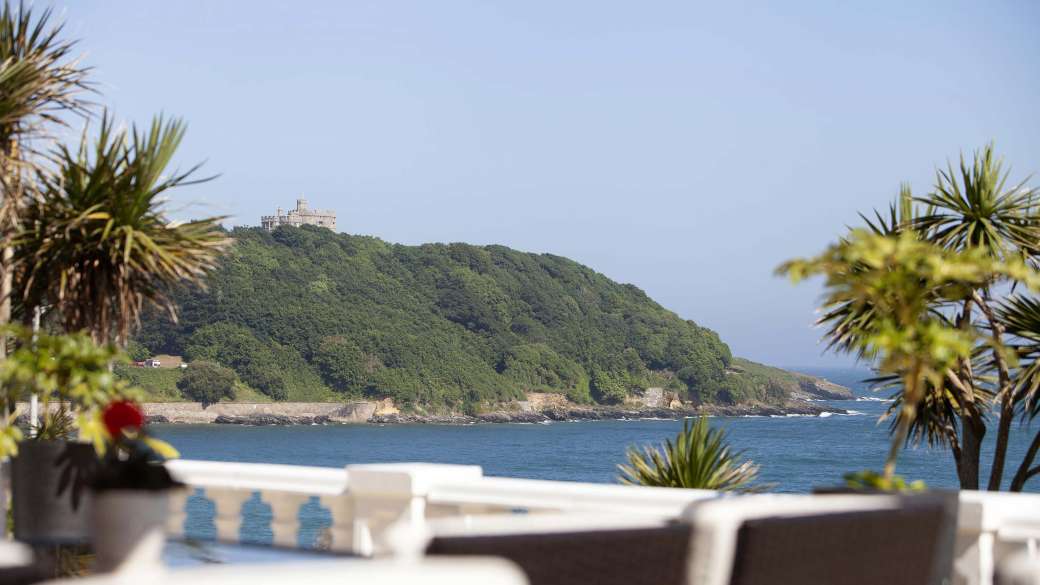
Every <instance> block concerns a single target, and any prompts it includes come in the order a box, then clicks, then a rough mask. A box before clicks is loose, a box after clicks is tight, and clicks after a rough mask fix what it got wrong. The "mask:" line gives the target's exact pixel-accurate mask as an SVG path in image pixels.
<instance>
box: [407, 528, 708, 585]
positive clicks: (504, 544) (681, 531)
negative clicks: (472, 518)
mask: <svg viewBox="0 0 1040 585" xmlns="http://www.w3.org/2000/svg"><path fill="white" fill-rule="evenodd" d="M690 536H691V532H690V528H689V527H688V526H684V525H679V524H670V525H662V526H651V527H639V528H621V529H608V530H592V531H571V532H549V533H527V534H524V533H517V534H485V535H466V536H435V537H434V538H433V539H432V540H431V541H430V544H429V546H428V547H427V550H426V552H427V554H429V555H481V556H497V557H504V558H506V559H509V560H510V561H512V562H514V563H516V564H517V565H518V566H519V567H520V569H521V570H523V572H524V573H525V575H526V576H527V579H528V581H529V582H530V583H531V585H589V584H591V585H685V584H686V583H687V574H686V572H687V566H688V562H687V558H688V550H689V546H690Z"/></svg>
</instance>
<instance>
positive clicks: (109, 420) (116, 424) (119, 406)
mask: <svg viewBox="0 0 1040 585" xmlns="http://www.w3.org/2000/svg"><path fill="white" fill-rule="evenodd" d="M101 420H102V421H103V422H104V423H105V428H106V429H108V434H110V435H111V436H112V438H113V439H118V438H119V437H122V436H123V430H125V429H131V430H140V429H141V427H142V426H144V413H142V412H141V407H140V406H138V405H137V404H135V403H133V402H131V401H129V400H117V401H115V402H110V403H109V405H108V406H106V407H105V411H104V412H103V413H101Z"/></svg>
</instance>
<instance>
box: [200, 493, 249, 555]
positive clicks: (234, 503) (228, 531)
mask: <svg viewBox="0 0 1040 585" xmlns="http://www.w3.org/2000/svg"><path fill="white" fill-rule="evenodd" d="M206 496H207V497H208V498H209V499H211V500H213V504H214V506H215V507H216V513H215V514H214V517H213V523H214V524H215V525H216V527H217V539H218V540H222V541H225V542H238V540H239V531H240V530H241V528H242V504H244V503H245V502H246V501H247V500H249V499H250V498H252V497H253V493H252V492H250V491H246V490H236V489H226V488H213V487H211V488H206Z"/></svg>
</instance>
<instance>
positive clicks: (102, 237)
mask: <svg viewBox="0 0 1040 585" xmlns="http://www.w3.org/2000/svg"><path fill="white" fill-rule="evenodd" d="M184 131H185V125H184V123H183V122H181V121H179V120H164V119H162V118H161V117H160V118H156V119H154V120H153V121H152V123H151V125H150V126H149V127H148V128H147V129H139V128H137V127H136V126H134V127H131V128H130V129H128V130H127V129H124V130H117V129H116V128H115V127H114V122H113V120H112V118H110V117H109V116H108V115H107V114H106V115H104V116H103V118H102V120H101V124H100V128H99V132H98V134H97V137H96V138H95V139H93V140H90V139H88V137H87V135H86V133H84V137H83V142H82V144H81V146H80V147H79V149H78V150H70V149H68V148H66V147H59V148H58V149H57V151H56V152H55V159H56V161H57V163H58V172H57V173H40V174H39V176H38V180H39V183H40V185H41V193H42V194H41V197H39V198H38V199H37V200H36V201H34V202H33V203H32V204H31V205H29V206H28V207H27V208H26V210H25V216H26V222H25V228H24V230H23V231H22V232H21V234H20V235H19V237H18V238H17V239H16V257H17V259H18V260H19V261H20V264H21V265H22V266H23V272H22V273H21V279H20V282H19V284H20V288H21V290H22V293H23V303H24V304H25V305H26V306H27V307H31V306H39V305H41V304H44V303H46V302H49V303H52V304H53V305H54V306H55V307H56V308H57V310H58V313H59V315H60V317H61V320H62V321H63V325H64V327H65V329H66V330H67V331H79V330H85V331H88V332H90V334H91V336H92V337H93V338H94V340H95V341H96V342H99V343H107V342H110V341H114V342H115V343H117V344H119V345H121V346H125V345H126V343H127V342H128V340H129V336H130V333H131V331H132V329H133V328H134V327H135V326H136V325H137V323H138V321H139V318H140V315H141V312H142V311H143V310H144V309H145V308H146V307H148V306H154V307H156V308H158V309H161V310H165V311H166V312H168V313H169V314H170V316H171V318H173V319H174V320H175V319H176V307H175V305H174V303H173V301H172V299H171V298H170V296H169V293H170V291H171V289H172V288H173V287H175V286H177V285H184V284H196V285H201V284H202V283H203V278H204V276H205V275H206V274H207V273H208V272H209V271H210V270H212V269H213V268H214V267H215V266H216V264H217V261H218V259H219V257H220V255H221V253H222V252H223V251H224V250H225V249H226V248H227V246H228V245H229V244H230V239H229V238H228V237H227V236H226V234H225V233H224V231H223V230H222V229H221V227H220V224H219V222H220V221H221V220H222V219H223V218H222V217H213V218H207V219H201V220H196V221H189V222H174V221H171V220H170V219H169V218H168V217H167V216H166V213H165V207H164V203H165V201H164V199H163V197H164V196H165V195H166V193H167V191H169V190H170V189H173V188H176V187H180V186H185V185H191V184H195V183H199V182H201V181H205V180H208V179H193V178H192V177H193V176H194V174H195V172H196V171H197V170H198V166H195V167H192V168H190V169H188V170H187V171H184V172H173V173H171V174H169V175H167V174H165V173H166V170H167V167H168V166H169V164H170V162H171V159H172V158H173V155H174V153H175V152H176V150H177V147H178V146H179V145H180V143H181V140H182V138H183V137H184Z"/></svg>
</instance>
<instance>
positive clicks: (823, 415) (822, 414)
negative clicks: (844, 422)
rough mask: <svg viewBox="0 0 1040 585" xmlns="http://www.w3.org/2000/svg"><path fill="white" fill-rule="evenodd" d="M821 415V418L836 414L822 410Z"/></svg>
mask: <svg viewBox="0 0 1040 585" xmlns="http://www.w3.org/2000/svg"><path fill="white" fill-rule="evenodd" d="M819 416H820V418H827V417H829V416H834V413H833V412H821V413H820V415H819Z"/></svg>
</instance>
